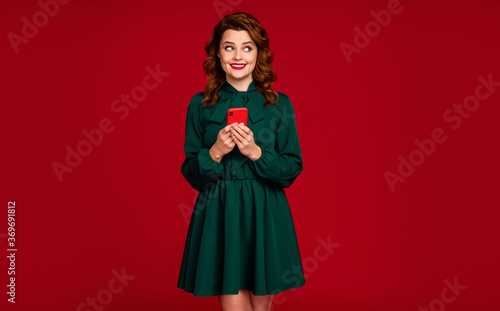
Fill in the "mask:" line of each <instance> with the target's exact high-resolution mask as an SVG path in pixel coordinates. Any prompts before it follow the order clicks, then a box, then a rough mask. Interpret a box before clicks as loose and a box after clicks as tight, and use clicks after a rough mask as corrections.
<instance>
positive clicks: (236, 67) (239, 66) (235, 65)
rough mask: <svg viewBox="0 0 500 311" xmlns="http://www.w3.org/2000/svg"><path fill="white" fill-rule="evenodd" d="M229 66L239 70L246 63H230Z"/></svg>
mask: <svg viewBox="0 0 500 311" xmlns="http://www.w3.org/2000/svg"><path fill="white" fill-rule="evenodd" d="M230 65H231V68H233V69H235V70H241V69H243V68H245V67H246V64H230Z"/></svg>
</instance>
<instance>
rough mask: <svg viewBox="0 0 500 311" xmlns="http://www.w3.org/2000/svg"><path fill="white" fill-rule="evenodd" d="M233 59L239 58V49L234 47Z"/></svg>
mask: <svg viewBox="0 0 500 311" xmlns="http://www.w3.org/2000/svg"><path fill="white" fill-rule="evenodd" d="M234 59H241V51H240V50H238V49H236V52H235V53H234Z"/></svg>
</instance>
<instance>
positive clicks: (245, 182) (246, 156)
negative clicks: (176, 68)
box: [177, 12, 305, 311]
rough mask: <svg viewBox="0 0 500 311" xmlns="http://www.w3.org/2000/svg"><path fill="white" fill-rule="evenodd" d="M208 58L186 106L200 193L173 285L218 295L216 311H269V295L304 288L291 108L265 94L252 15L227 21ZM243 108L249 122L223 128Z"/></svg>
mask: <svg viewBox="0 0 500 311" xmlns="http://www.w3.org/2000/svg"><path fill="white" fill-rule="evenodd" d="M205 50H206V52H207V55H208V57H207V59H206V60H205V61H204V63H203V67H204V68H205V73H206V77H207V84H206V87H205V91H204V92H200V93H197V94H195V95H194V96H193V97H192V99H191V102H190V103H189V106H188V108H187V117H186V132H185V134H186V138H185V143H184V152H185V154H186V159H185V160H184V162H183V163H182V167H181V173H182V175H183V176H184V177H185V178H186V180H187V181H188V182H189V184H190V185H191V186H192V187H193V188H194V189H196V190H198V191H199V194H198V197H197V199H196V202H195V206H194V209H193V214H192V216H191V221H190V224H189V229H188V233H187V238H186V244H185V248H184V254H183V258H182V264H181V269H180V274H179V281H178V284H177V287H179V288H182V289H184V291H186V292H189V293H193V295H194V296H202V297H207V296H216V295H217V296H218V297H219V301H220V304H221V307H222V310H254V311H256V310H259V311H260V310H270V308H271V303H272V298H273V295H275V294H277V293H280V292H283V291H285V290H288V289H292V288H298V287H301V286H303V285H304V283H305V280H304V275H303V272H302V262H301V258H300V253H299V248H298V243H297V237H296V233H295V227H294V223H293V219H292V215H291V211H290V207H289V205H288V201H287V198H286V195H285V192H284V189H283V188H286V187H289V186H290V185H291V184H292V183H293V181H294V180H295V179H296V177H297V176H298V175H299V174H300V172H301V171H302V154H301V150H300V145H299V138H298V134H297V128H296V124H295V120H294V114H293V107H292V104H291V102H290V99H289V98H288V96H286V95H285V94H283V93H281V92H276V91H274V90H272V89H271V86H272V85H273V83H274V81H275V80H276V76H275V73H274V69H273V66H272V61H273V56H272V53H271V52H270V51H269V40H268V38H267V34H266V32H265V30H264V29H263V28H262V27H261V25H260V23H259V21H258V20H257V19H256V18H254V17H253V16H251V15H249V14H247V13H242V12H238V13H234V14H231V15H227V16H225V17H224V18H223V19H222V20H221V21H220V22H219V23H218V24H217V25H216V26H215V28H214V32H213V34H212V36H211V38H210V40H209V41H208V42H207V45H206V47H205ZM242 107H246V108H247V109H248V123H247V124H246V125H244V124H243V123H240V124H236V123H234V124H227V117H226V116H227V110H228V109H229V108H242Z"/></svg>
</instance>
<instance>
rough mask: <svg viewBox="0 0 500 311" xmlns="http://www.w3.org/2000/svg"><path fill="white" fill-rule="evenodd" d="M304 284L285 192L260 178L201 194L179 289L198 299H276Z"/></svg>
mask: <svg viewBox="0 0 500 311" xmlns="http://www.w3.org/2000/svg"><path fill="white" fill-rule="evenodd" d="M304 283H305V279H304V275H303V269H302V262H301V258H300V253H299V247H298V243H297V236H296V232H295V227H294V223H293V219H292V214H291V211H290V207H289V205H288V201H287V198H286V195H285V192H284V189H283V188H282V187H278V186H272V185H271V184H269V183H267V182H266V181H263V180H261V179H259V178H245V179H221V180H219V181H218V182H217V183H216V184H214V185H213V186H212V187H210V188H208V189H206V190H204V191H202V192H200V193H199V194H198V198H197V200H196V202H195V206H194V209H193V214H192V216H191V220H190V223H189V229H188V232H187V237H186V243H185V248H184V254H183V258H182V263H181V268H180V274H179V280H178V284H177V287H178V288H181V289H184V291H185V292H188V293H192V294H193V295H194V296H200V297H207V296H216V295H222V294H224V295H236V294H238V292H239V290H240V289H248V290H251V291H252V292H253V294H254V295H274V294H278V293H280V292H283V291H285V290H288V289H292V288H297V287H300V286H303V285H304Z"/></svg>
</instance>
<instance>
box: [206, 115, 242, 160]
mask: <svg viewBox="0 0 500 311" xmlns="http://www.w3.org/2000/svg"><path fill="white" fill-rule="evenodd" d="M234 146H236V143H235V141H234V139H233V138H232V137H231V124H229V125H227V126H226V127H224V128H223V129H221V130H220V131H219V134H217V141H216V142H215V144H214V145H213V146H212V148H210V150H209V154H210V156H211V157H212V159H213V160H214V161H217V162H219V163H220V161H221V160H222V157H223V156H224V155H226V154H228V153H229V152H231V150H233V148H234Z"/></svg>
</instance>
